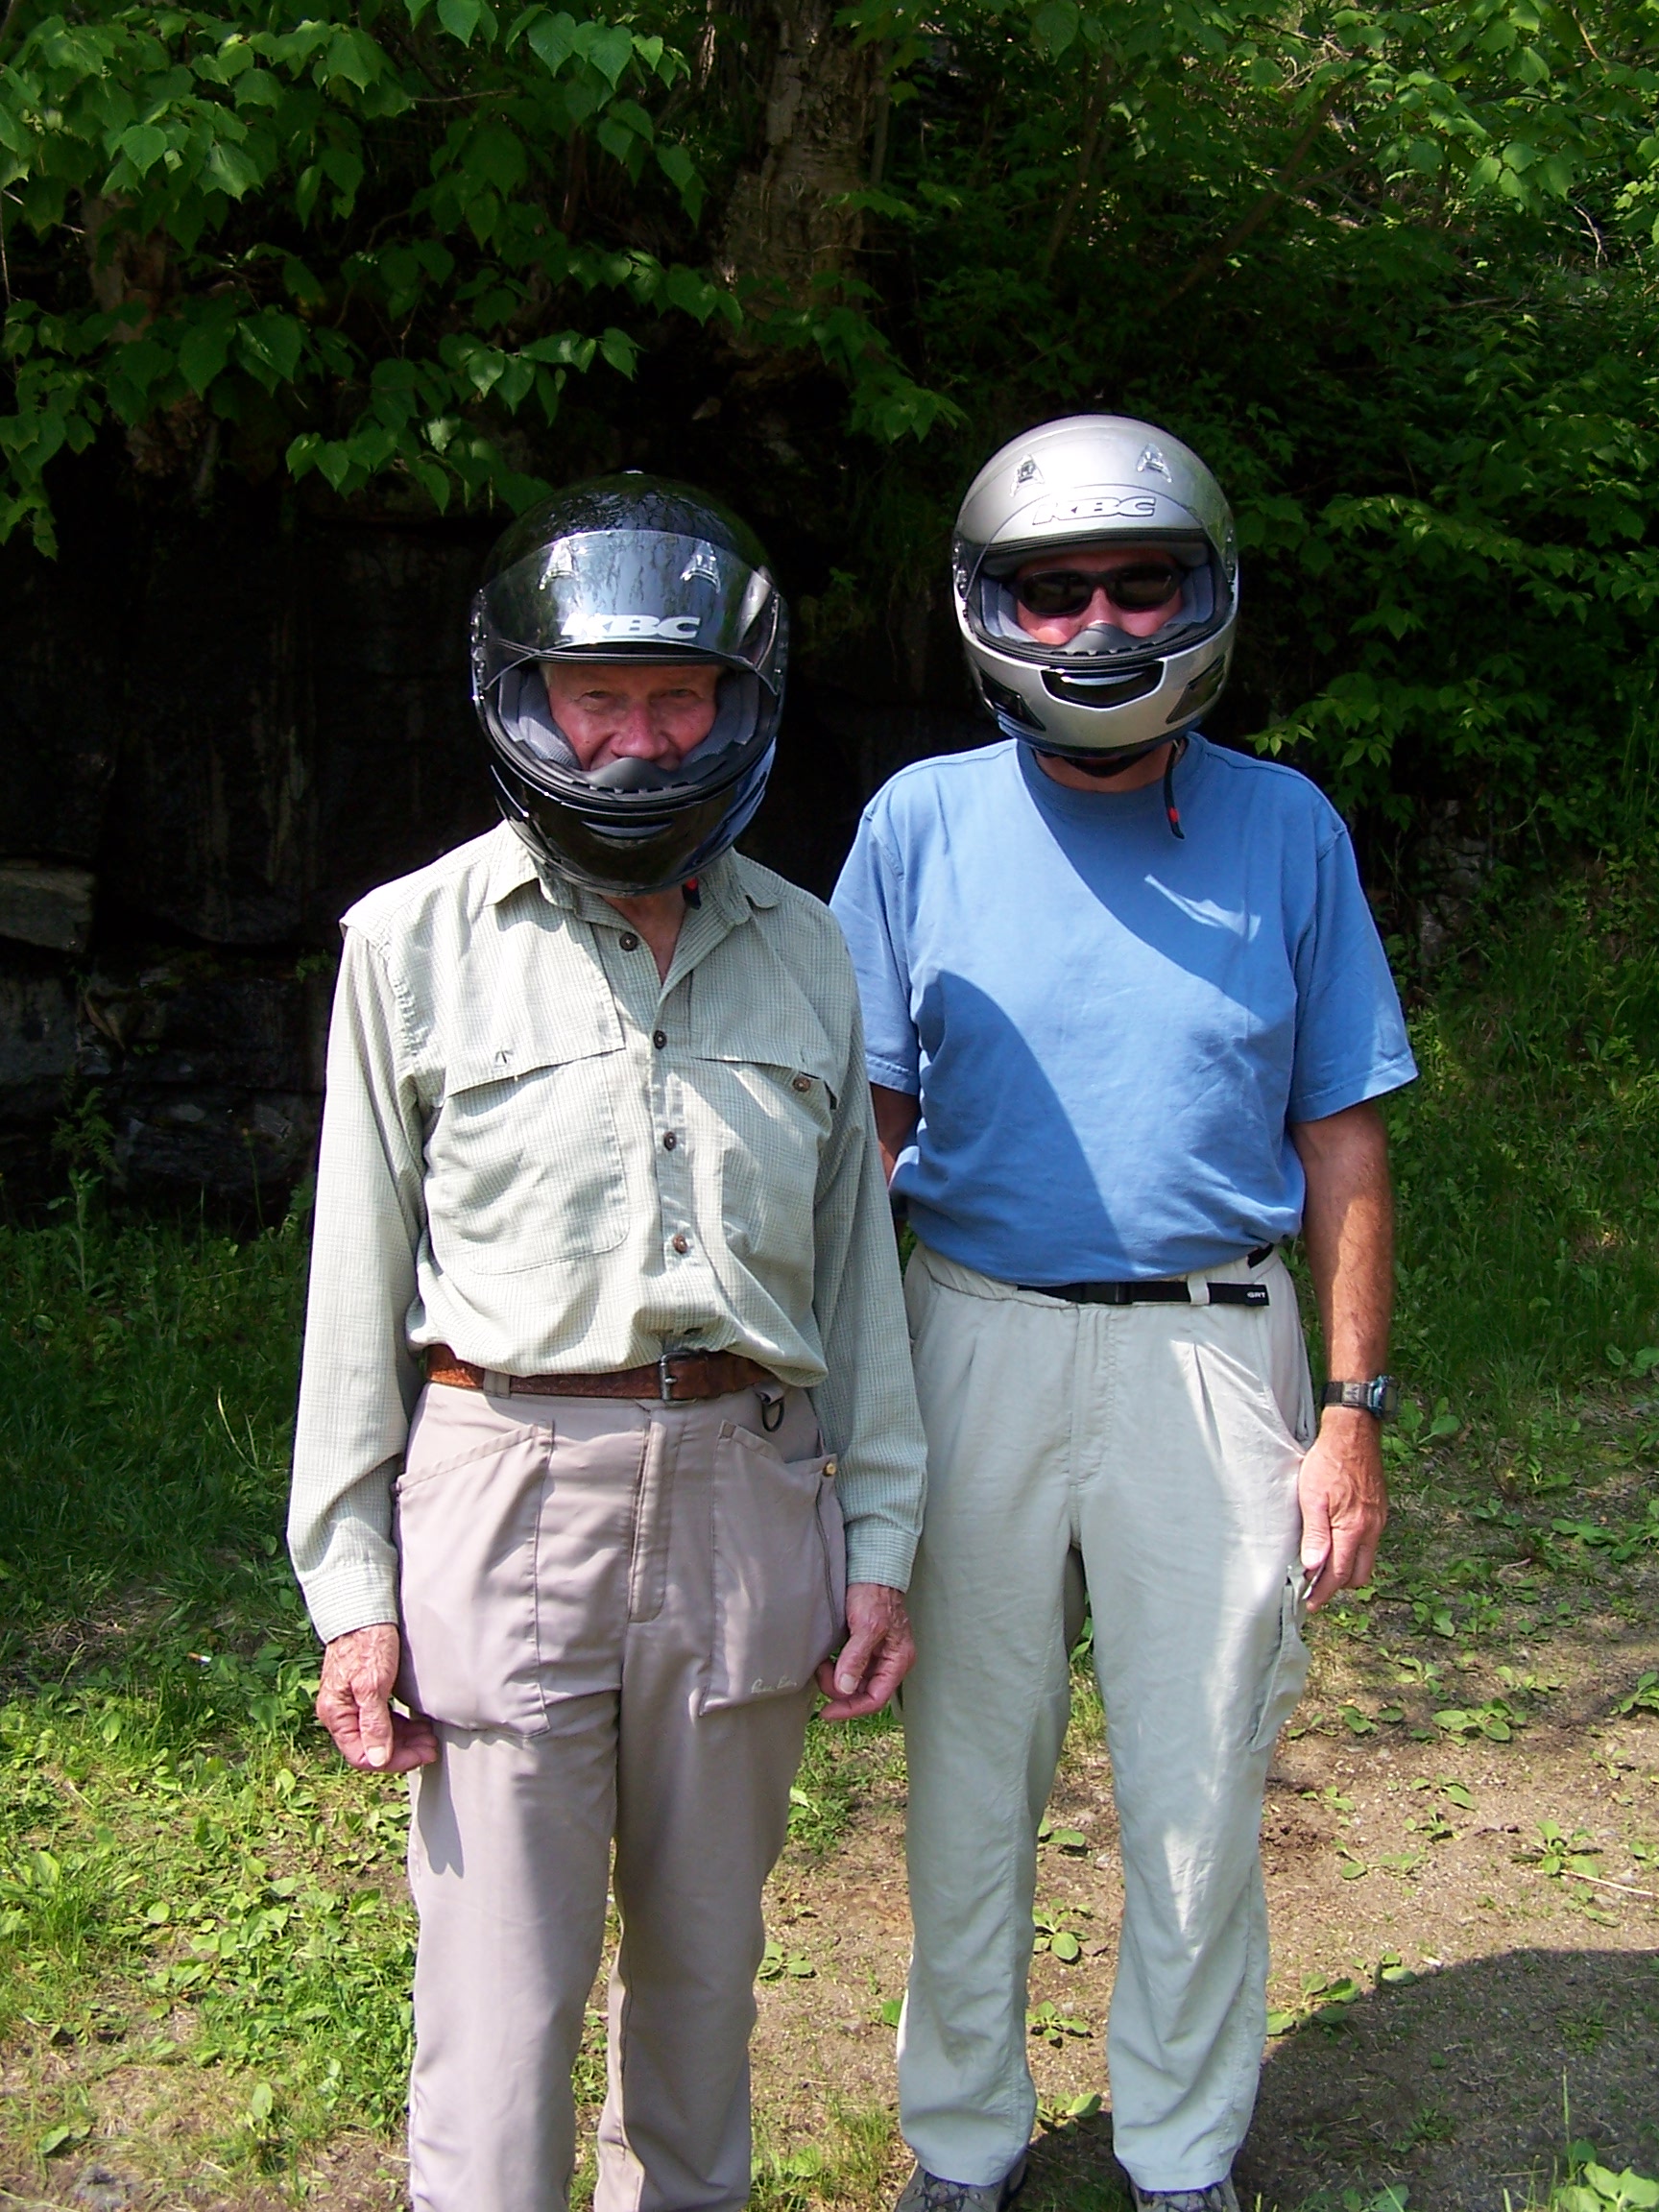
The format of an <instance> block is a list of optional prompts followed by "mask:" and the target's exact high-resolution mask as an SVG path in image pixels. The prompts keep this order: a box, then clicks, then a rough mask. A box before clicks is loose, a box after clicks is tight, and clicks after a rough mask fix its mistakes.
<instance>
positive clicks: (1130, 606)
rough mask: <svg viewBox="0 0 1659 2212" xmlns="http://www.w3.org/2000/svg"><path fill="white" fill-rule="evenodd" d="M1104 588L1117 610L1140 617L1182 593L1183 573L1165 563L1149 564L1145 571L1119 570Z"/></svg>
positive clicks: (1109, 577)
mask: <svg viewBox="0 0 1659 2212" xmlns="http://www.w3.org/2000/svg"><path fill="white" fill-rule="evenodd" d="M1105 584H1106V596H1107V598H1108V599H1110V600H1111V602H1112V604H1113V606H1114V607H1121V608H1124V609H1125V610H1126V611H1128V612H1130V613H1138V614H1140V613H1145V612H1146V610H1147V609H1148V608H1151V607H1163V606H1165V605H1166V604H1167V602H1168V601H1169V600H1171V599H1173V598H1174V596H1175V594H1176V592H1177V591H1179V590H1180V589H1181V571H1180V570H1179V569H1178V568H1172V567H1168V566H1166V565H1165V564H1164V563H1163V562H1162V561H1160V562H1158V563H1157V564H1156V565H1154V564H1153V563H1151V562H1148V563H1147V564H1146V565H1145V566H1144V567H1140V568H1118V569H1117V570H1116V571H1115V572H1114V573H1113V574H1112V575H1110V576H1108V577H1107V578H1106V579H1105Z"/></svg>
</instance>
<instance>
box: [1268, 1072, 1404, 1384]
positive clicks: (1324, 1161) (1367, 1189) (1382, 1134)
mask: <svg viewBox="0 0 1659 2212" xmlns="http://www.w3.org/2000/svg"><path fill="white" fill-rule="evenodd" d="M1290 1136H1291V1141H1292V1142H1293V1143H1294V1144H1295V1146H1296V1149H1297V1152H1298V1153H1299V1154H1300V1156H1301V1160H1302V1166H1303V1170H1304V1172H1305V1174H1306V1175H1307V1178H1308V1196H1307V1201H1306V1204H1305V1206H1304V1209H1303V1216H1302V1236H1303V1241H1304V1244H1305V1245H1306V1248H1307V1253H1308V1269H1309V1273H1310V1275H1311V1276H1312V1278H1313V1295H1314V1297H1315V1298H1316V1299H1317V1301H1318V1305H1319V1322H1320V1327H1321V1328H1322V1330H1323V1331H1324V1335H1325V1358H1326V1370H1327V1372H1328V1373H1329V1374H1331V1375H1333V1376H1334V1377H1336V1378H1337V1379H1338V1380H1340V1381H1344V1382H1347V1381H1353V1382H1361V1381H1363V1380H1364V1379H1365V1378H1366V1377H1368V1376H1372V1375H1377V1374H1380V1373H1381V1372H1382V1370H1383V1366H1384V1365H1385V1363H1386V1361H1387V1358H1388V1327H1389V1321H1390V1319H1391V1316H1392V1312H1393V1305H1394V1201H1393V1195H1392V1193H1391V1191H1390V1190H1389V1186H1388V1134H1387V1131H1386V1130H1385V1128H1384V1127H1383V1117H1382V1115H1381V1113H1380V1112H1379V1111H1378V1109H1377V1107H1376V1106H1374V1105H1372V1104H1370V1103H1366V1104H1365V1105H1362V1106H1351V1107H1349V1108H1348V1109H1347V1110H1346V1111H1345V1112H1344V1113H1341V1114H1333V1115H1330V1116H1329V1117H1327V1118H1325V1119H1323V1120H1320V1121H1303V1122H1299V1123H1296V1124H1294V1125H1293V1126H1292V1128H1291V1131H1290ZM1366 1418H1367V1419H1368V1418H1369V1416H1368V1415H1367V1416H1366Z"/></svg>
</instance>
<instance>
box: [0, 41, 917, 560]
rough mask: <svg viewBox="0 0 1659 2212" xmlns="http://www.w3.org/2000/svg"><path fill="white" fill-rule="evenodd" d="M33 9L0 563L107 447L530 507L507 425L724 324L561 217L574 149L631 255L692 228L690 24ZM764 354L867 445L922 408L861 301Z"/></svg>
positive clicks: (6, 95)
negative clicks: (668, 120) (147, 433)
mask: <svg viewBox="0 0 1659 2212" xmlns="http://www.w3.org/2000/svg"><path fill="white" fill-rule="evenodd" d="M33 14H34V20H33V21H31V23H30V25H29V28H28V29H27V30H26V32H25V33H24V35H23V36H22V37H21V38H20V39H17V40H16V41H15V42H14V44H13V47H12V52H11V54H10V56H9V57H8V61H7V67H6V69H5V72H4V75H3V76H0V189H3V190H4V191H5V194H6V211H7V213H8V214H9V216H10V220H11V227H12V269H11V272H10V275H9V276H8V294H9V298H8V303H7V314H6V320H5V329H4V338H3V342H0V356H3V359H4V362H5V364H6V366H7V368H8V370H9V373H10V380H11V383H12V409H11V411H10V412H9V413H8V414H7V415H5V416H0V462H3V463H4V467H3V469H0V537H4V536H5V535H6V534H8V533H9V532H10V531H11V530H12V529H14V528H16V527H17V526H18V524H19V523H22V522H27V523H28V524H29V525H30V526H31V527H32V529H33V530H34V533H35V537H36V542H37V543H38V544H40V545H41V546H42V547H43V548H48V549H49V548H50V547H51V545H52V543H53V534H52V523H51V513H50V503H49V498H48V494H47V490H46V486H45V483H44V471H45V470H46V469H47V468H48V467H49V465H50V464H51V462H52V461H53V459H54V457H55V456H56V455H57V454H58V453H59V452H60V451H62V450H65V449H66V450H68V451H70V452H81V451H84V449H85V448H86V447H87V446H88V445H90V444H91V442H92V441H93V439H94V438H95V437H96V436H97V434H98V431H99V429H100V427H101V425H103V424H104V423H105V422H107V421H108V422H113V423H115V424H118V425H122V426H125V427H126V428H127V429H129V430H132V429H135V428H138V427H139V426H142V425H146V424H150V425H156V424H158V423H159V424H162V425H169V424H170V425H171V426H172V430H173V431H174V432H175V433H177V434H178V435H180V436H184V437H186V438H188V437H189V436H191V435H193V434H194V432H195V430H196V428H197V427H198V426H199V425H200V423H201V422H202V421H204V420H205V421H209V422H211V423H212V424H214V425H215V426H217V427H216V432H215V434H216V435H217V434H218V430H219V429H220V428H222V430H223V433H224V436H225V437H226V439H227V440H228V442H229V443H230V445H232V447H233V449H234V450H235V452H236V453H237V454H238V455H239V457H240V458H241V460H242V462H243V464H244V466H245V467H247V468H248V469H252V470H253V471H255V472H257V471H259V470H262V469H269V468H270V467H272V466H273V465H276V464H281V465H283V466H285V468H286V470H287V472H288V474H289V475H290V476H291V477H293V478H294V479H296V480H302V479H303V478H304V477H306V476H307V475H309V474H311V473H312V472H313V471H315V472H316V473H317V474H318V475H319V476H320V477H322V478H323V479H324V480H325V482H326V483H327V484H328V485H329V486H330V487H331V488H332V490H333V491H334V492H336V493H342V494H347V495H349V494H350V493H355V492H358V491H360V490H362V489H363V488H364V487H365V486H366V485H367V484H369V483H370V482H371V481H372V480H374V479H376V478H382V477H384V478H388V479H390V480H392V488H393V489H394V490H399V489H400V490H401V492H402V493H403V495H404V496H405V498H406V499H407V500H408V501H409V502H410V503H411V504H412V507H413V509H414V511H415V512H421V511H422V510H425V511H428V512H429V511H430V510H431V509H432V508H436V509H437V510H439V511H440V512H442V511H443V510H444V509H445V508H446V507H447V506H448V505H449V503H450V501H451V500H452V499H453V498H455V497H456V496H458V495H459V496H461V497H463V498H476V497H479V496H485V495H488V496H490V497H494V498H499V499H502V500H505V501H506V502H507V503H508V504H509V505H511V506H515V507H517V506H522V505H523V504H525V503H526V502H527V501H529V500H530V499H532V498H534V497H536V496H538V495H540V494H541V493H542V492H544V490H545V489H546V485H545V483H544V481H543V479H542V478H541V477H540V476H539V475H537V474H536V473H535V472H534V470H533V469H526V468H524V467H523V466H521V465H520V464H521V462H522V460H523V457H524V455H525V453H526V452H527V451H528V450H529V446H528V445H527V444H526V438H527V436H529V435H530V431H529V426H530V425H532V424H538V425H540V428H541V432H542V433H545V432H546V430H547V429H548V428H549V426H550V425H552V423H553V422H554V421H555V419H556V417H557V416H558V413H559V408H560V402H561V396H562V394H563V392H564V391H565V385H566V383H567V381H568V379H569V378H570V377H571V376H572V375H575V376H579V377H586V376H588V375H589V373H593V374H595V375H603V374H604V373H609V374H610V375H611V376H612V377H613V378H618V379H621V380H623V381H626V380H628V379H631V378H632V377H633V375H634V373H635V367H636V364H637V358H638V354H639V349H640V344H641V339H640V336H639V331H640V330H641V329H642V328H646V327H650V328H659V327H666V328H667V329H669V330H670V331H681V332H685V331H689V332H692V333H696V332H698V331H700V330H702V329H703V328H704V327H705V326H706V325H709V324H710V323H711V322H714V323H721V324H724V325H728V326H735V325H741V324H742V323H743V321H744V312H743V308H742V306H741V305H740V304H739V301H738V299H737V296H736V294H735V293H734V292H733V289H732V288H731V287H730V285H728V284H724V283H722V282H718V281H715V280H713V279H711V278H710V276H709V275H707V274H705V273H703V272H700V271H699V270H697V269H694V268H691V267H688V266H685V264H683V263H682V262H680V261H677V260H675V259H673V258H672V257H670V258H667V259H664V258H662V257H661V256H660V255H659V254H657V253H655V252H650V251H647V250H645V249H644V248H643V247H641V246H638V245H636V244H618V243H616V242H615V240H614V238H613V237H611V236H606V235H593V236H587V235H582V234H580V232H579V228H578V227H577V225H576V224H575V222H574V220H573V218H574V216H575V214H576V211H577V207H578V204H579V202H580V199H581V192H580V180H581V178H582V177H583V176H584V175H585V174H586V164H587V162H588V160H589V156H591V157H592V158H593V160H595V161H596V162H597V163H598V164H599V165H600V170H601V198H602V199H603V194H604V188H605V185H606V184H607V183H609V186H610V189H611V192H612V194H613V198H618V197H619V198H620V199H622V200H623V201H625V202H626V203H627V204H629V205H630V206H631V207H633V208H635V209H637V212H638V215H639V217H640V218H641V219H642V221H643V223H644V225H645V227H646V228H649V229H651V230H654V231H662V230H664V228H666V229H667V230H668V231H672V230H673V229H674V228H675V224H676V221H678V222H679V223H680V224H681V225H682V226H694V225H695V221H696V218H697V216H698V214H699V212H700V210H701V208H702V204H703V200H704V197H705V189H706V188H705V185H704V182H703V180H702V177H701V174H700V170H699V166H698V161H697V158H696V156H695V153H694V151H693V148H692V147H691V145H689V144H688V143H687V142H686V139H685V136H684V135H682V134H681V133H679V132H675V131H674V130H671V129H664V128H662V127H661V116H662V115H663V114H665V113H666V112H668V111H669V110H671V109H672V108H673V107H674V104H675V96H676V93H677V92H678V93H679V94H680V95H681V99H682V105H683V104H684V80H685V76H686V73H687V67H688V64H687V62H686V60H685V54H684V53H683V51H682V49H681V46H680V45H679V44H678V43H676V39H677V37H679V36H683V35H687V34H689V35H691V36H694V35H695V32H696V28H697V23H698V22H699V21H700V17H698V18H692V17H691V16H689V15H688V14H687V16H686V17H685V20H682V19H681V17H680V16H678V15H676V14H675V12H674V11H673V10H672V9H667V10H663V11H659V12H650V11H647V12H635V11H628V12H626V13H625V14H624V15H623V17H622V19H620V20H614V21H612V20H606V19H603V18H599V17H584V18H581V19H578V18H576V17H574V16H572V15H570V14H568V13H566V12H564V11H554V10H551V9H549V8H546V7H543V6H530V7H527V8H524V9H521V10H518V11H517V12H515V13H514V14H513V15H512V16H511V17H510V18H509V17H503V16H500V15H498V14H497V13H496V11H495V10H494V9H493V7H492V6H491V5H490V4H489V0H438V5H437V7H436V8H435V9H433V8H432V7H431V6H430V5H429V0H407V5H406V6H404V5H398V4H393V5H386V6H376V7H371V8H369V9H366V10H359V9H355V8H349V7H344V6H335V7H333V8H332V9H329V8H326V7H325V9H324V10H323V11H322V12H307V11H304V10H301V9H297V8H294V7H292V6H287V5H281V4H278V5H275V6H271V5H265V4H263V0H227V4H226V5H224V6H222V7H220V8H216V9H215V8H209V9H188V8H166V9H160V10H158V9H156V8H155V7H151V6H120V5H109V4H108V0H103V4H94V5H92V6H90V7H88V8H85V9H77V10H76V11H74V12H73V13H72V14H71V15H69V16H64V15H61V14H58V13H46V12H39V11H37V10H36V11H33ZM682 120H684V118H682ZM19 228H22V229H24V230H26V231H27V232H29V233H33V235H34V237H35V238H36V240H38V241H39V242H40V245H41V247H42V248H43V249H44V250H45V251H44V253H43V255H42V256H41V257H40V258H37V259H36V260H34V261H30V260H29V259H27V258H26V257H25V254H24V253H23V252H20V251H19V239H18V231H19ZM596 228H597V230H598V231H600V232H609V231H610V230H611V229H612V228H613V227H612V226H610V225H607V224H600V225H598V226H596ZM618 318H619V320H618ZM627 324H632V325H634V327H633V328H629V327H626V326H625V325H627ZM775 334H776V336H777V337H778V338H779V339H780V341H781V342H782V343H786V344H793V345H807V346H811V347H814V348H816V349H818V350H819V352H820V353H821V354H822V355H823V357H824V358H826V359H827V360H830V361H832V362H833V363H834V364H835V365H836V366H837V367H838V368H839V369H841V370H842V371H843V372H844V373H846V375H847V378H848V381H849V383H850V384H851V385H852V386H853V388H854V398H855V413H856V414H857V415H858V416H859V418H860V419H861V420H863V421H867V422H868V423H869V424H870V425H871V426H872V427H874V428H876V429H877V430H878V433H879V434H881V435H887V436H897V435H900V434H902V431H904V430H906V429H911V428H915V429H922V428H926V425H927V423H928V422H929V421H932V420H933V419H934V418H935V417H936V416H937V415H938V414H939V412H940V408H941V404H942V403H941V402H940V401H938V400H935V399H929V398H928V397H927V396H926V395H924V394H920V393H918V392H916V391H915V390H914V389H913V388H912V387H911V386H910V385H909V383H908V380H907V379H906V378H905V377H904V376H903V375H902V373H901V372H900V371H899V370H898V369H897V367H896V366H895V365H894V364H893V363H892V362H891V360H890V359H889V358H888V357H887V351H886V348H885V347H884V345H883V343H882V341H881V340H880V338H879V337H878V334H877V333H876V332H875V331H874V329H873V328H872V327H871V325H869V323H868V321H867V319H866V318H865V317H864V316H863V315H862V314H861V313H860V312H859V311H858V310H857V308H856V307H854V305H852V304H849V303H846V302H838V301H834V300H833V299H832V298H826V300H825V301H824V303H823V306H822V307H821V308H817V309H814V311H812V312H811V313H805V312H804V313H801V314H797V315H794V316H792V317H789V318H786V319H785V320H784V322H782V323H781V324H780V325H779V328H778V330H777V332H776V333H775Z"/></svg>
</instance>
